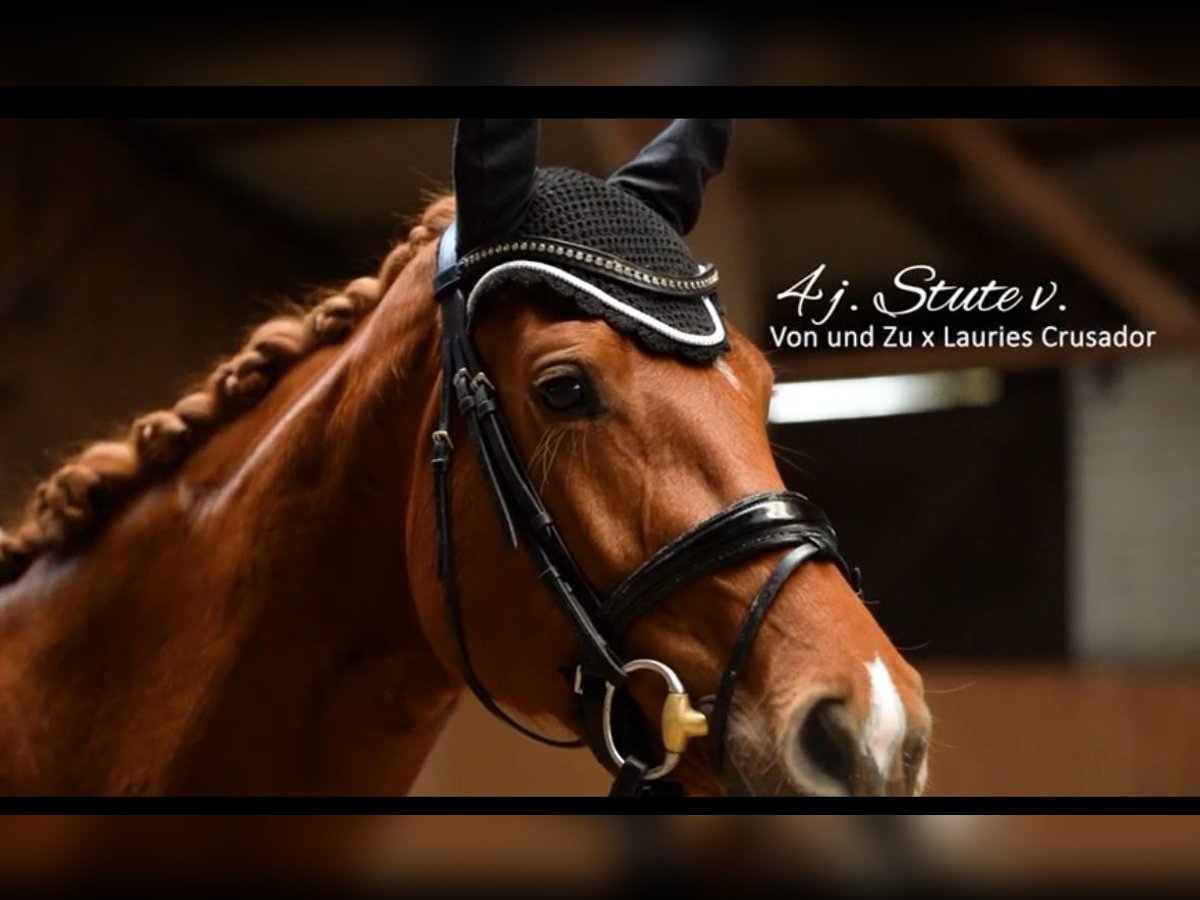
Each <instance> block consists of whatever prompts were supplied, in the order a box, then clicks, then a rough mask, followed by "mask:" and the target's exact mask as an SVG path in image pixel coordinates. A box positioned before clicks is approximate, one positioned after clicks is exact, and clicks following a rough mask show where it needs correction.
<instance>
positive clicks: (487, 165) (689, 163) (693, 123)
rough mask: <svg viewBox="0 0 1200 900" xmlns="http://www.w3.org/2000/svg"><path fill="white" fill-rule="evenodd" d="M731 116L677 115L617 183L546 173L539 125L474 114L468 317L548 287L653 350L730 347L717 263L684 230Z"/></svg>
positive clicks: (467, 146) (717, 164) (464, 226)
mask: <svg viewBox="0 0 1200 900" xmlns="http://www.w3.org/2000/svg"><path fill="white" fill-rule="evenodd" d="M729 136H730V123H729V120H727V119H678V120H676V121H675V122H674V123H672V124H671V125H670V126H668V127H667V129H666V130H665V131H663V133H662V134H660V135H659V136H658V137H657V138H655V139H654V140H653V141H652V142H651V143H650V144H649V145H647V147H646V148H645V149H643V150H642V151H641V152H640V153H639V154H638V155H637V157H635V158H634V159H633V160H632V161H631V162H630V163H628V164H627V165H625V166H623V167H622V168H621V169H619V170H618V171H617V172H616V173H614V174H613V175H612V176H611V177H610V178H609V179H608V180H607V181H605V180H602V179H599V178H596V177H595V176H592V175H588V174H586V173H584V172H579V171H576V170H574V169H567V168H561V167H551V168H537V167H536V157H537V122H536V120H532V119H484V120H463V121H462V122H460V123H459V127H458V133H457V136H456V141H455V172H454V183H455V192H456V194H457V197H458V210H459V212H458V222H457V225H456V228H457V251H458V254H459V260H460V262H459V271H460V274H461V276H462V279H463V284H464V287H465V289H466V290H468V291H469V292H470V293H469V295H468V307H467V308H468V314H469V315H470V314H473V313H474V312H475V311H476V310H478V309H479V307H480V304H486V303H487V301H488V298H489V297H491V296H492V295H493V294H495V292H496V290H497V289H498V288H500V287H502V286H504V285H510V284H514V283H516V284H524V285H546V286H548V287H550V288H552V289H553V290H554V291H555V292H557V293H558V294H560V295H562V296H563V297H566V298H567V299H569V300H570V301H572V303H573V304H574V305H575V307H576V308H577V309H578V310H579V312H580V314H581V315H584V316H592V317H598V318H602V319H604V321H605V322H607V323H608V325H609V326H611V327H612V328H614V329H615V330H616V331H618V332H620V333H621V334H624V335H626V336H628V337H629V338H631V339H632V340H634V341H636V342H637V343H638V345H639V346H641V347H643V348H644V349H646V350H648V351H650V352H654V353H669V354H673V355H675V356H677V357H679V358H680V359H683V360H686V361H688V362H693V363H701V364H703V363H710V362H712V361H713V360H715V359H716V358H717V356H718V355H719V354H721V353H723V352H724V351H726V350H728V349H729V341H728V337H727V335H726V331H725V323H724V319H723V315H722V311H721V306H720V303H719V301H718V299H717V294H716V286H717V270H716V268H715V267H713V266H711V265H706V264H702V263H700V262H698V261H697V260H696V259H695V257H693V256H692V253H691V251H690V250H689V249H688V247H687V244H686V243H684V241H683V237H682V235H684V234H686V233H687V232H688V231H690V230H691V228H692V226H693V225H694V224H695V222H696V219H697V218H698V217H699V214H700V204H701V200H702V194H703V190H704V184H705V182H706V181H707V180H708V178H709V177H711V176H712V175H714V174H716V173H717V172H719V171H720V170H721V167H722V165H723V163H724V159H725V151H726V148H727V147H728V143H729Z"/></svg>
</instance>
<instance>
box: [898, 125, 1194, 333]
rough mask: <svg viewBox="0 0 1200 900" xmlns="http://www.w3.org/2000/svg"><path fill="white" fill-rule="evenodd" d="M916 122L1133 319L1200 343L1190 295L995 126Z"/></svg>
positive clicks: (947, 154)
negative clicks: (1020, 150) (1084, 207)
mask: <svg viewBox="0 0 1200 900" xmlns="http://www.w3.org/2000/svg"><path fill="white" fill-rule="evenodd" d="M917 127H918V128H919V129H920V130H921V131H922V132H923V133H924V134H925V135H926V137H927V138H928V139H929V141H930V142H931V143H932V144H933V146H935V147H937V148H938V149H939V150H940V151H941V152H942V153H944V154H945V155H946V156H947V157H949V158H950V159H952V160H954V161H955V162H956V163H957V164H958V165H960V166H961V167H962V168H963V169H964V170H966V171H967V172H969V173H970V174H972V175H973V176H974V177H975V178H976V179H977V180H978V181H979V182H980V183H981V184H982V185H983V186H984V187H986V188H987V189H988V190H989V192H990V193H991V194H992V196H993V197H994V199H995V200H996V201H997V202H998V203H999V204H1000V206H1001V207H1003V208H1005V209H1007V210H1008V211H1009V213H1011V214H1012V215H1013V216H1015V217H1016V218H1018V219H1019V220H1020V221H1022V222H1023V223H1024V224H1025V225H1026V226H1027V227H1028V228H1029V229H1030V230H1031V231H1032V232H1033V233H1035V234H1036V235H1037V236H1038V237H1039V238H1040V239H1041V240H1042V241H1043V242H1044V243H1045V244H1046V245H1048V246H1049V247H1051V248H1052V249H1053V250H1054V251H1055V252H1056V253H1058V254H1059V255H1060V256H1061V257H1063V258H1064V259H1066V260H1068V261H1069V262H1070V263H1071V264H1072V265H1073V266H1074V267H1075V268H1076V269H1078V270H1079V271H1080V272H1082V273H1083V274H1085V275H1086V276H1087V277H1088V278H1089V280H1091V281H1092V283H1093V284H1095V285H1096V286H1097V287H1099V288H1100V289H1102V290H1103V291H1104V292H1105V294H1106V295H1107V296H1109V297H1111V298H1112V300H1113V301H1114V302H1115V303H1116V304H1117V305H1118V306H1120V307H1121V308H1122V309H1124V310H1125V312H1126V313H1127V314H1128V315H1129V316H1130V317H1131V318H1132V319H1133V321H1134V322H1135V323H1137V324H1139V325H1142V326H1144V327H1146V328H1153V329H1155V330H1157V331H1158V332H1159V333H1160V334H1162V335H1163V336H1166V337H1169V338H1171V339H1173V340H1180V341H1186V342H1193V341H1200V309H1198V308H1197V306H1196V304H1195V303H1194V302H1193V301H1192V299H1191V298H1190V297H1189V296H1188V294H1187V293H1185V292H1184V291H1183V290H1182V289H1181V288H1180V287H1179V285H1177V284H1176V283H1175V282H1174V280H1173V279H1172V278H1171V277H1170V276H1169V275H1167V274H1166V273H1165V272H1162V271H1160V270H1159V269H1158V268H1157V267H1156V266H1155V265H1154V264H1153V263H1152V262H1150V260H1148V259H1146V258H1145V257H1144V256H1143V255H1142V254H1141V253H1139V252H1138V251H1137V250H1136V249H1135V248H1133V247H1131V246H1129V245H1128V244H1127V243H1125V242H1124V241H1122V240H1121V239H1120V238H1119V237H1118V236H1117V235H1116V234H1114V233H1112V232H1111V231H1110V230H1109V229H1107V228H1105V227H1104V225H1103V224H1101V223H1100V222H1098V221H1096V220H1095V218H1094V217H1093V216H1091V215H1090V214H1089V213H1088V212H1087V211H1086V210H1084V209H1083V208H1082V207H1081V206H1079V205H1078V204H1077V203H1076V202H1075V201H1074V199H1073V198H1072V197H1070V195H1068V194H1067V192H1066V191H1065V190H1064V189H1063V188H1062V187H1060V186H1059V185H1058V184H1057V183H1056V182H1055V181H1054V180H1053V179H1052V178H1051V177H1050V176H1049V175H1047V174H1046V173H1045V172H1044V171H1042V170H1041V169H1040V168H1039V167H1038V166H1037V164H1036V163H1034V162H1033V161H1031V160H1030V159H1028V158H1027V157H1026V156H1025V155H1023V154H1022V153H1021V152H1019V151H1018V150H1017V149H1016V148H1015V147H1014V146H1013V145H1012V144H1011V142H1010V141H1008V140H1007V139H1006V138H1005V137H1004V136H1003V135H1001V134H999V133H998V132H997V131H996V130H995V129H994V128H992V127H990V126H989V125H987V124H986V123H984V122H980V121H977V120H965V119H939V120H926V121H922V122H918V123H917Z"/></svg>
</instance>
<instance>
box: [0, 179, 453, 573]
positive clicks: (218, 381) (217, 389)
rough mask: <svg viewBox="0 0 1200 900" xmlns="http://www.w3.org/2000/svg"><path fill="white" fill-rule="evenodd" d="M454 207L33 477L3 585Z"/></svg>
mask: <svg viewBox="0 0 1200 900" xmlns="http://www.w3.org/2000/svg"><path fill="white" fill-rule="evenodd" d="M453 217H454V201H453V199H452V198H450V197H442V198H439V199H437V200H435V201H433V203H431V204H430V205H429V206H428V207H427V208H426V209H425V211H424V212H423V213H422V214H421V216H420V219H419V220H418V222H417V224H416V225H414V226H413V227H412V228H411V229H410V230H409V232H408V235H407V238H406V239H405V240H404V241H402V242H400V243H398V244H397V245H396V246H395V247H393V248H392V250H391V251H390V252H389V253H388V255H387V256H386V258H385V259H384V261H383V264H382V265H381V266H380V268H379V272H378V274H377V275H375V276H374V277H365V278H357V279H355V280H354V281H351V282H350V283H349V284H348V285H346V286H345V288H343V289H342V290H340V291H335V292H332V293H330V294H327V295H326V296H324V297H323V298H321V299H319V300H318V301H317V302H316V303H315V304H314V305H313V306H312V307H311V308H309V309H307V310H297V311H295V312H292V313H289V314H285V315H281V316H277V317H275V318H273V319H270V320H268V321H266V322H264V323H262V324H261V325H259V326H258V327H257V328H255V329H254V331H252V332H251V334H250V337H249V338H248V339H247V341H246V343H245V345H244V346H243V347H242V349H241V350H240V351H238V352H237V353H236V354H234V355H233V356H231V357H228V358H227V359H224V360H222V361H221V362H220V363H219V364H218V365H217V367H216V368H215V369H214V370H213V371H212V372H211V373H210V374H209V375H208V377H207V378H205V379H204V380H203V382H202V383H201V385H200V386H199V388H198V389H197V390H196V391H195V392H193V393H190V394H188V395H187V396H185V397H184V398H183V399H182V400H180V401H179V402H178V403H176V404H175V405H174V407H172V408H171V409H167V410H159V411H157V412H152V413H148V414H147V415H144V416H141V417H140V418H138V419H137V420H136V421H135V422H134V423H133V426H132V428H131V429H130V431H129V434H128V436H127V437H126V438H125V439H124V440H115V441H99V442H97V443H94V444H92V445H91V446H89V447H87V448H86V449H85V450H83V452H81V453H79V454H78V455H77V456H75V457H74V458H73V459H71V460H69V461H68V462H67V463H65V464H64V465H62V466H61V467H60V468H59V469H58V470H57V471H56V472H55V473H54V474H53V475H51V476H50V477H49V478H47V479H46V480H45V481H43V482H42V483H41V484H39V485H38V486H37V488H36V490H35V491H34V493H33V497H32V498H31V499H30V501H29V502H28V504H27V506H26V509H25V515H24V518H23V520H22V521H20V522H19V523H18V524H17V525H16V526H15V527H13V528H12V529H11V530H8V531H5V530H4V529H2V528H0V585H4V584H7V583H9V582H13V581H16V580H17V579H18V578H20V577H21V575H22V574H23V573H24V572H25V570H26V569H28V568H29V566H30V565H32V564H33V562H34V561H35V560H36V559H37V558H38V557H39V556H41V555H43V554H45V553H48V552H50V551H53V550H56V549H60V548H65V547H68V546H70V545H71V544H72V543H73V542H75V541H77V540H78V539H80V538H82V537H84V536H86V535H88V534H91V533H94V532H95V531H96V530H97V529H99V528H100V527H101V526H102V525H103V524H104V523H105V522H106V521H108V520H109V519H110V518H111V517H112V515H113V514H114V513H115V512H116V511H117V510H119V509H120V507H121V506H122V504H123V503H124V502H126V501H128V500H129V499H130V498H131V497H132V496H133V495H134V494H135V493H137V492H138V491H139V490H141V489H143V488H145V487H146V486H147V485H149V484H151V483H153V482H154V481H157V480H159V479H161V478H163V477H164V476H165V475H167V474H168V473H170V472H171V471H172V470H174V469H175V467H177V466H178V465H179V464H180V463H181V462H182V461H183V460H184V459H185V458H186V457H187V455H188V454H189V453H190V452H191V451H192V450H193V449H195V448H196V447H198V446H199V445H200V444H202V443H203V442H204V440H205V439H206V438H207V437H208V436H209V435H211V434H212V433H213V431H215V430H216V429H217V428H219V427H220V426H221V425H223V424H224V423H226V422H229V421H231V420H232V419H234V418H236V417H237V416H239V415H240V414H241V413H242V412H244V411H245V410H247V409H249V408H251V407H252V406H254V404H255V403H257V402H258V401H259V400H260V399H261V398H262V397H263V396H264V395H265V394H266V393H267V392H268V391H269V390H270V389H271V388H272V387H273V386H274V385H275V384H276V383H277V382H278V381H279V379H280V378H281V377H282V376H283V374H284V373H285V372H287V371H288V369H290V368H291V367H292V366H293V365H294V364H295V363H296V362H297V361H299V360H301V359H303V358H305V357H306V356H308V355H309V354H311V353H312V352H313V351H315V350H317V349H318V348H320V347H323V346H328V345H330V344H336V343H339V342H341V341H343V340H345V339H346V337H347V336H349V335H350V334H351V332H353V331H354V329H355V327H356V326H357V324H358V323H359V322H360V321H361V320H362V318H363V317H364V316H365V315H366V314H367V313H368V312H370V311H371V310H372V309H374V308H375V307H376V306H377V305H378V304H379V301H380V300H381V299H382V298H383V295H384V294H385V293H386V292H387V289H388V288H389V287H390V286H391V285H392V284H393V283H394V282H395V280H396V278H397V276H398V275H399V274H400V272H401V271H403V269H404V267H405V266H407V265H408V263H409V262H410V261H411V260H412V259H413V257H414V256H416V254H417V252H418V251H419V250H420V249H421V248H422V247H424V246H425V245H426V244H429V243H431V242H432V241H433V240H435V239H436V238H437V236H438V234H440V233H441V231H442V229H444V228H445V227H446V226H447V225H448V224H449V223H450V220H451V219H452V218H453Z"/></svg>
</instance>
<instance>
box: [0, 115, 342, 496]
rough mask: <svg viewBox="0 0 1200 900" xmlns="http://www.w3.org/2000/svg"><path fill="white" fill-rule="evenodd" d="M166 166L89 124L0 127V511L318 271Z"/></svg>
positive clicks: (299, 250) (314, 261)
mask: <svg viewBox="0 0 1200 900" xmlns="http://www.w3.org/2000/svg"><path fill="white" fill-rule="evenodd" d="M171 165H172V163H171V160H170V158H169V157H168V156H165V155H162V154H159V155H157V156H155V155H153V154H152V151H151V150H150V149H149V148H144V149H143V150H138V149H135V148H134V147H132V146H131V145H130V144H129V143H128V142H127V141H124V140H121V139H119V138H117V137H115V136H114V135H113V134H111V133H110V132H109V130H108V129H107V127H106V126H104V125H102V124H101V123H97V122H89V121H50V120H36V121H20V120H7V121H0V509H6V508H11V506H12V504H13V503H14V502H16V500H17V497H18V495H19V494H23V493H24V491H25V490H26V489H27V487H28V486H29V485H30V484H31V483H32V482H33V481H34V480H35V479H37V478H38V477H40V476H41V475H43V474H45V473H46V472H47V471H48V470H49V468H50V467H51V465H52V463H53V459H54V457H55V456H56V455H57V454H58V453H59V452H62V451H65V450H68V449H70V448H71V447H73V446H74V444H73V442H78V441H81V440H85V439H87V438H89V437H99V436H102V435H103V434H106V433H107V432H108V431H110V430H111V429H112V428H113V427H115V426H122V427H123V424H124V423H126V422H128V420H129V419H130V417H131V416H132V415H133V414H134V413H135V412H137V411H139V410H144V409H146V408H147V407H153V406H156V405H161V404H164V403H170V402H171V401H173V400H174V399H175V397H176V396H178V394H179V390H180V387H181V385H182V384H183V383H184V382H185V380H186V376H187V373H198V372H201V371H202V370H203V369H205V368H206V367H207V366H208V365H209V363H210V362H211V361H212V359H213V358H214V357H216V356H217V355H219V354H220V353H222V352H229V351H231V350H233V349H234V348H235V347H236V342H237V338H238V335H239V333H240V332H241V330H242V329H243V328H244V327H245V326H247V325H248V324H249V323H250V322H252V321H253V320H254V319H255V318H257V317H262V316H263V315H264V314H265V310H266V308H267V306H268V301H270V300H274V299H276V298H278V297H280V296H281V295H286V294H289V293H291V292H292V291H294V290H295V289H296V288H297V286H299V285H303V284H305V283H306V282H307V280H310V279H313V278H315V277H321V276H322V275H323V274H327V265H325V264H324V261H323V260H321V259H320V258H319V256H318V253H317V252H314V248H313V247H312V246H309V245H308V244H306V243H305V242H303V241H301V240H299V239H297V238H296V237H295V236H292V235H288V234H285V233H284V229H283V228H277V227H274V226H273V225H272V224H271V223H270V222H267V221H265V220H263V219H262V218H261V217H260V216H257V215H256V214H255V213H254V212H253V211H252V209H251V208H250V207H248V206H246V205H245V204H240V203H238V202H237V201H236V200H235V199H233V198H228V197H225V198H223V197H222V196H221V195H219V194H218V193H216V192H214V191H213V190H212V188H211V186H209V185H206V184H204V183H202V182H201V181H200V180H199V179H198V176H194V175H189V174H188V173H186V172H181V171H179V170H178V169H175V168H172V167H171ZM5 518H7V517H5Z"/></svg>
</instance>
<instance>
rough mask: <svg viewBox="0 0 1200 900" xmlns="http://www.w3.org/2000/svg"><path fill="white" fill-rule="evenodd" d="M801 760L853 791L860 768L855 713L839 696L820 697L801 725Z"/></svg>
mask: <svg viewBox="0 0 1200 900" xmlns="http://www.w3.org/2000/svg"><path fill="white" fill-rule="evenodd" d="M799 750H800V755H801V762H802V763H803V764H806V765H807V767H809V768H811V769H814V770H815V771H816V773H817V774H819V775H820V776H821V777H822V780H828V781H831V782H833V784H834V786H836V789H837V790H841V791H845V792H846V793H848V794H852V793H854V788H855V781H856V773H857V772H858V758H859V753H858V747H857V734H856V729H855V727H854V722H853V717H852V715H851V713H850V710H849V709H848V708H847V706H846V705H845V704H844V703H843V702H842V701H840V700H819V701H818V702H817V703H815V704H813V706H812V707H811V708H810V709H809V711H808V714H807V715H806V716H805V718H804V722H803V724H802V725H801V726H800V748H799Z"/></svg>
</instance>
